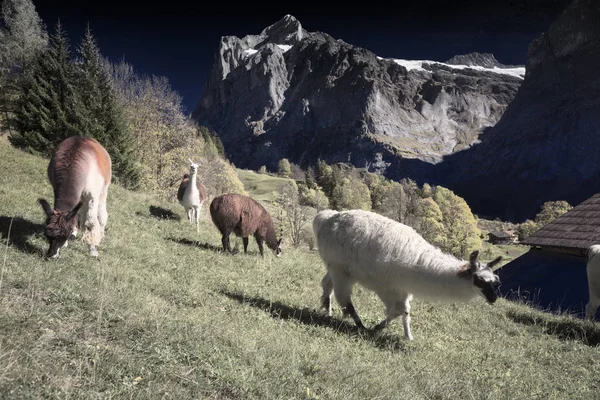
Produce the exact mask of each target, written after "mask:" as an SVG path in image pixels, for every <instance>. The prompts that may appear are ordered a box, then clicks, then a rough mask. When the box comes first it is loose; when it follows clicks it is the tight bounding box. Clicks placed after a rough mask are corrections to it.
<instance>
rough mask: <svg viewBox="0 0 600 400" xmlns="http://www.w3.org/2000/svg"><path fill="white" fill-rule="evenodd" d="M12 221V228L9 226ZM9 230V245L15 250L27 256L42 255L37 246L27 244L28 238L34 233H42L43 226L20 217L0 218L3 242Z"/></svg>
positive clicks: (0, 231)
mask: <svg viewBox="0 0 600 400" xmlns="http://www.w3.org/2000/svg"><path fill="white" fill-rule="evenodd" d="M11 220H12V226H11ZM9 229H10V237H9V245H12V246H14V247H15V248H16V249H18V250H19V251H21V252H23V253H28V254H42V253H43V250H42V249H40V248H39V247H37V246H34V245H32V244H31V243H29V242H28V240H27V239H29V237H30V236H33V235H35V234H36V233H41V232H43V231H44V226H43V225H42V224H38V223H35V222H31V221H28V220H26V219H23V218H20V217H7V216H4V215H2V216H0V234H1V235H2V238H3V240H6V238H7V237H8V236H9V233H8V230H9Z"/></svg>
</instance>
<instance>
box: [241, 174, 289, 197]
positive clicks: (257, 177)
mask: <svg viewBox="0 0 600 400" xmlns="http://www.w3.org/2000/svg"><path fill="white" fill-rule="evenodd" d="M236 171H237V173H238V176H239V177H240V180H241V181H242V183H243V184H244V188H245V189H246V191H247V192H248V194H249V195H250V196H252V197H253V198H255V199H257V200H260V201H267V202H269V201H271V200H272V199H273V192H276V191H278V190H279V189H280V188H282V187H283V186H285V185H286V184H288V183H289V182H293V179H289V178H281V177H279V176H273V175H269V174H258V173H256V172H254V171H251V170H248V169H237V170H236Z"/></svg>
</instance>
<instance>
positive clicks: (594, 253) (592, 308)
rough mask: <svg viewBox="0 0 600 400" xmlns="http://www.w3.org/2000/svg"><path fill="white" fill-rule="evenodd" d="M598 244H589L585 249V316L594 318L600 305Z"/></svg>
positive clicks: (599, 249) (599, 250) (599, 248)
mask: <svg viewBox="0 0 600 400" xmlns="http://www.w3.org/2000/svg"><path fill="white" fill-rule="evenodd" d="M599 253H600V244H595V245H593V246H590V247H589V248H588V250H587V278H588V288H589V291H590V299H589V301H588V303H587V305H586V306H585V316H586V318H588V319H592V320H593V319H594V317H595V316H596V311H597V310H598V306H600V256H599V255H598V254H599Z"/></svg>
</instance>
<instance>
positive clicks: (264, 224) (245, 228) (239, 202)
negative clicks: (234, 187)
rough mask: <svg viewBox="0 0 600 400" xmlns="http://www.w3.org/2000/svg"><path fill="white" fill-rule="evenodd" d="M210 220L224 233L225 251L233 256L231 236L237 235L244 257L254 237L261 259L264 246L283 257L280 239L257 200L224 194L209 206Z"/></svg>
mask: <svg viewBox="0 0 600 400" xmlns="http://www.w3.org/2000/svg"><path fill="white" fill-rule="evenodd" d="M210 216H211V218H212V220H213V222H214V224H215V226H216V227H217V228H218V229H219V231H220V232H221V235H223V236H222V238H221V242H222V243H223V250H228V251H229V252H232V250H231V245H230V244H229V235H231V233H232V232H233V233H235V235H236V236H241V237H242V240H243V242H244V253H247V252H248V236H250V235H254V238H255V239H256V243H257V244H258V249H259V251H260V255H261V256H262V257H264V253H263V242H266V243H267V246H268V247H269V248H270V249H271V250H273V251H274V252H275V254H276V255H277V257H280V256H281V239H279V240H277V237H276V236H275V228H274V227H273V220H272V219H271V216H270V215H269V213H268V212H267V210H265V208H264V207H263V206H262V205H261V204H260V203H259V202H257V201H256V200H254V199H251V198H250V197H247V196H242V195H240V194H224V195H221V196H219V197H215V199H214V200H213V201H212V203H211V204H210Z"/></svg>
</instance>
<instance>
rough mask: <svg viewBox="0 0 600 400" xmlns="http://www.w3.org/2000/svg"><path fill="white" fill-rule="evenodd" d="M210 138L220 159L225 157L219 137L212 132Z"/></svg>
mask: <svg viewBox="0 0 600 400" xmlns="http://www.w3.org/2000/svg"><path fill="white" fill-rule="evenodd" d="M211 138H212V141H213V143H214V144H215V147H216V148H217V152H218V153H219V155H220V156H221V157H225V147H224V146H223V142H222V141H221V138H220V137H219V135H217V134H216V133H215V132H212V134H211Z"/></svg>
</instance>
